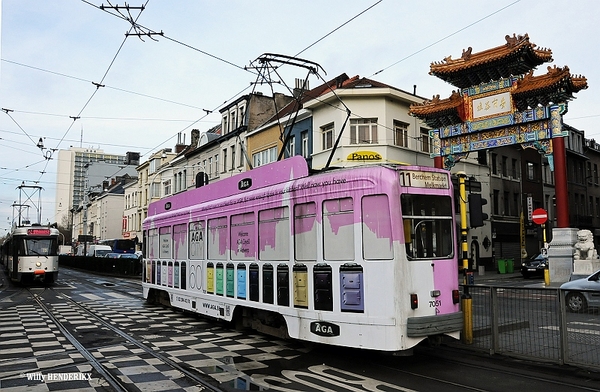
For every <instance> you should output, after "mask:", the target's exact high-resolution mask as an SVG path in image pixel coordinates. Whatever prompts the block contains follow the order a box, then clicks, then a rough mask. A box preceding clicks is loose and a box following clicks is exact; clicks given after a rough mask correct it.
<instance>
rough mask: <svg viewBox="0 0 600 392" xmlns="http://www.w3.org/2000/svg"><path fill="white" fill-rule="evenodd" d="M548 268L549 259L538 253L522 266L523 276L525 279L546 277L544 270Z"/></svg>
mask: <svg viewBox="0 0 600 392" xmlns="http://www.w3.org/2000/svg"><path fill="white" fill-rule="evenodd" d="M547 266H548V257H547V256H546V255H543V254H541V253H536V254H535V255H533V256H531V257H530V258H528V259H527V260H525V261H524V262H523V264H521V275H523V277H524V278H525V279H529V278H531V277H534V276H537V277H542V278H543V277H544V270H545V269H546V267H547Z"/></svg>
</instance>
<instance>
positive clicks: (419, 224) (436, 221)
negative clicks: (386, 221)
mask: <svg viewBox="0 0 600 392" xmlns="http://www.w3.org/2000/svg"><path fill="white" fill-rule="evenodd" d="M401 201H402V219H403V227H404V239H405V247H406V255H407V257H408V258H409V259H430V258H449V257H452V256H453V241H454V240H453V237H452V205H451V200H450V197H447V196H435V195H412V194H411V195H409V194H404V195H402V197H401Z"/></svg>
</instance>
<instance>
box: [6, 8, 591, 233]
mask: <svg viewBox="0 0 600 392" xmlns="http://www.w3.org/2000/svg"><path fill="white" fill-rule="evenodd" d="M145 1H146V0H140V1H139V2H137V3H136V2H135V0H133V1H128V4H129V5H130V6H132V7H139V6H141V5H142V4H145V9H144V11H142V12H141V15H140V11H139V10H133V9H132V10H130V15H131V18H133V19H134V20H137V23H138V24H139V25H140V28H138V30H137V31H133V30H130V29H131V27H132V25H131V23H129V22H127V21H126V20H124V19H123V18H119V17H117V16H115V15H114V14H115V12H114V11H111V13H112V14H111V13H109V12H107V11H103V10H101V9H100V6H101V5H102V4H103V5H104V6H108V5H109V3H108V2H107V1H104V2H102V1H95V0H90V1H77V0H53V1H41V0H35V1H34V0H0V4H1V5H2V9H1V10H2V21H1V59H2V61H1V63H0V107H1V108H2V109H3V110H4V109H7V110H6V111H2V112H0V148H1V150H0V151H1V153H0V235H1V234H3V230H2V229H7V228H9V226H10V221H11V220H12V216H13V212H12V207H11V204H13V202H14V201H17V200H18V197H19V192H18V190H17V187H18V186H19V185H20V184H21V183H22V182H23V181H24V182H25V184H26V185H39V186H42V187H43V189H44V191H43V192H42V199H43V203H42V206H43V218H42V223H47V222H54V221H55V218H54V196H55V192H56V165H55V160H54V159H46V158H45V157H44V155H43V153H45V154H46V156H47V157H48V156H49V157H50V158H52V149H68V148H69V147H70V146H77V147H80V146H81V147H86V148H87V147H91V148H99V149H103V150H104V151H105V152H107V153H117V154H124V153H125V152H127V151H138V152H140V153H141V154H142V158H141V159H142V161H144V160H145V159H147V157H148V156H149V155H150V154H151V153H152V152H153V151H156V150H157V149H159V148H165V147H171V148H172V147H173V146H174V145H175V143H176V142H177V137H178V136H177V135H178V134H180V133H181V134H182V135H185V142H186V143H189V140H190V131H191V129H193V128H197V129H200V131H206V130H207V129H210V128H211V127H213V126H215V125H216V124H218V122H219V121H220V116H219V111H218V109H219V108H221V107H222V106H223V105H224V104H226V103H229V102H231V101H232V100H233V99H235V98H237V97H239V95H240V94H247V93H250V92H252V91H253V89H255V90H256V91H261V92H263V93H266V94H270V93H271V92H270V91H271V90H270V87H269V86H268V85H265V84H263V85H256V84H254V83H253V82H255V81H256V80H257V78H256V72H255V71H254V70H253V69H251V68H249V69H245V67H250V66H251V65H252V64H253V63H255V60H256V59H257V58H258V57H259V56H261V55H262V54H264V53H277V54H283V55H287V56H296V55H298V57H300V58H302V59H305V60H309V61H312V62H315V63H317V64H319V65H320V66H321V67H322V71H321V72H320V76H322V77H323V78H324V79H326V80H329V79H331V78H333V77H335V76H337V75H339V74H342V73H346V74H347V75H348V76H350V77H352V76H354V75H359V76H361V77H368V78H372V79H375V80H377V81H380V82H383V83H387V84H389V85H392V86H394V87H397V88H400V89H403V90H406V91H409V92H412V91H413V86H414V85H416V86H417V94H418V95H420V96H422V97H424V98H431V97H432V96H433V95H435V94H440V96H441V97H442V98H447V97H448V96H450V94H451V93H452V90H453V88H454V87H453V86H451V85H449V84H447V83H445V82H442V81H441V80H439V79H437V78H435V77H434V76H431V75H429V74H428V72H429V66H430V64H431V62H434V61H442V59H444V58H445V57H447V56H449V55H451V56H452V57H453V58H459V57H460V55H461V53H462V50H463V49H466V48H468V47H469V46H470V47H472V48H473V52H479V51H482V50H485V49H489V48H491V47H495V46H499V45H503V44H504V43H505V39H504V37H505V36H506V35H507V34H508V35H511V36H512V35H513V34H517V35H523V34H525V33H528V34H529V37H530V41H531V42H533V43H535V44H537V45H538V46H539V47H544V48H549V49H551V50H552V53H553V58H554V62H553V63H551V64H544V65H542V66H541V67H540V68H539V69H538V70H537V71H536V74H542V73H546V67H547V66H549V65H551V66H554V65H556V66H559V67H563V66H565V65H567V66H568V67H569V68H570V70H571V73H572V74H576V75H583V76H585V77H587V80H588V85H589V88H588V89H587V90H583V91H581V92H580V93H578V94H577V99H575V100H574V101H572V102H570V104H569V112H568V113H567V114H566V116H565V122H566V123H568V124H570V125H572V126H574V127H575V128H578V129H581V130H584V131H585V134H586V137H587V138H596V139H597V140H600V127H598V126H595V124H596V122H598V120H599V119H600V94H599V93H598V91H599V89H600V67H599V65H598V64H599V61H598V56H599V53H600V51H599V50H598V49H599V45H598V43H597V39H598V37H600V23H599V20H598V17H599V15H600V2H599V1H597V0H587V1H584V0H581V1H573V2H565V1H558V0H545V1H541V0H521V1H512V0H498V1H494V2H491V1H481V0H453V1H448V0H429V1H411V2H409V1H397V0H383V1H376V0H370V1H366V0H363V1H359V0H327V1H322V0H302V1H299V0H293V1H292V0H290V1H282V0H268V1H249V0H246V1H241V0H239V1H226V0H222V1H199V0H198V1H179V0H149V1H147V2H146V3H144V2H145ZM116 3H117V2H116V0H115V1H112V4H113V5H114V4H116ZM119 4H120V5H124V3H123V2H119ZM122 12H124V15H125V16H128V17H129V15H128V14H127V11H124V10H123V11H122ZM127 32H131V33H135V32H143V33H147V32H156V33H160V32H162V33H163V35H162V36H160V35H152V36H143V37H138V36H135V35H129V36H128V37H127V38H126V35H125V34H126V33H127ZM305 77H306V70H305V69H304V68H297V67H282V68H281V69H280V75H273V79H277V78H281V79H283V80H282V81H283V82H285V84H287V85H289V86H292V87H293V84H294V79H295V78H305ZM309 80H310V86H311V87H316V86H317V85H319V84H321V83H322V81H321V80H319V79H318V78H317V77H315V76H311V77H310V79H309ZM97 85H102V86H103V87H97ZM275 91H277V92H284V93H286V92H287V91H286V89H285V87H284V85H283V84H280V85H276V86H275ZM206 111H213V113H212V114H209V115H207V112H206ZM7 112H8V113H7ZM77 117H79V118H78V119H76V120H74V119H73V118H77ZM40 137H41V138H43V139H44V147H45V148H46V149H47V150H44V151H41V150H40V149H39V148H37V147H36V144H37V142H38V140H39V138H40ZM182 137H183V136H182ZM54 154H56V153H54Z"/></svg>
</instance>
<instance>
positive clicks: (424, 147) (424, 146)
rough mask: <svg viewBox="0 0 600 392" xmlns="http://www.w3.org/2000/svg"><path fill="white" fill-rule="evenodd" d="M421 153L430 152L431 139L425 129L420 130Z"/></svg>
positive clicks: (427, 130)
mask: <svg viewBox="0 0 600 392" xmlns="http://www.w3.org/2000/svg"><path fill="white" fill-rule="evenodd" d="M421 151H423V152H431V138H430V137H429V129H427V128H421Z"/></svg>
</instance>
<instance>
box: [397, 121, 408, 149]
mask: <svg viewBox="0 0 600 392" xmlns="http://www.w3.org/2000/svg"><path fill="white" fill-rule="evenodd" d="M394 145H395V146H400V147H408V124H407V123H405V122H402V121H398V120H394Z"/></svg>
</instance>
